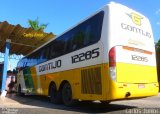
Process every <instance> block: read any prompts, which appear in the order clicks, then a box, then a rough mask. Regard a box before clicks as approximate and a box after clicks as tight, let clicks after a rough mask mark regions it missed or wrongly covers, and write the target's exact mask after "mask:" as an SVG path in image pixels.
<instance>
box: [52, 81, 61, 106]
mask: <svg viewBox="0 0 160 114" xmlns="http://www.w3.org/2000/svg"><path fill="white" fill-rule="evenodd" d="M49 90H50V101H51V102H52V103H54V104H60V103H62V97H61V96H62V95H61V93H60V91H57V88H56V85H55V84H54V83H52V84H51V85H50V89H49Z"/></svg>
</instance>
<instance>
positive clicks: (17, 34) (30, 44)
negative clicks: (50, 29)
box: [0, 21, 55, 55]
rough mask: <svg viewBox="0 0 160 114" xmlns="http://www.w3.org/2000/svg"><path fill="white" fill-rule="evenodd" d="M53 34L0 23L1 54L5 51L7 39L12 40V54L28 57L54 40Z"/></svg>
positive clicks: (5, 22)
mask: <svg viewBox="0 0 160 114" xmlns="http://www.w3.org/2000/svg"><path fill="white" fill-rule="evenodd" d="M54 37H55V35H54V34H53V33H44V32H43V31H36V30H33V29H32V28H24V27H22V26H20V25H19V24H18V25H11V24H9V23H8V22H7V21H4V22H0V52H2V53H4V51H5V42H6V39H10V40H11V48H10V54H17V55H20V54H22V55H27V54H28V53H30V52H32V51H33V50H34V49H36V48H37V47H39V46H41V45H42V44H44V43H45V42H47V41H49V40H50V39H52V38H54Z"/></svg>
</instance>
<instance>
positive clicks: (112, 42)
mask: <svg viewBox="0 0 160 114" xmlns="http://www.w3.org/2000/svg"><path fill="white" fill-rule="evenodd" d="M108 8H109V12H108V20H109V28H108V33H109V34H108V61H109V65H108V66H109V76H110V81H109V85H110V86H109V88H110V89H109V96H108V97H109V99H110V100H115V99H123V98H137V97H146V96H152V95H156V94H157V93H158V87H159V86H158V82H157V71H156V59H155V46H154V39H153V34H152V30H151V25H150V23H149V20H148V19H147V18H146V17H145V16H143V15H142V14H140V13H138V12H136V11H134V10H132V9H129V8H128V7H125V6H122V5H120V4H110V5H109V7H108Z"/></svg>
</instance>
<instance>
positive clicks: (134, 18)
mask: <svg viewBox="0 0 160 114" xmlns="http://www.w3.org/2000/svg"><path fill="white" fill-rule="evenodd" d="M131 18H132V21H133V23H135V24H136V25H139V26H140V25H141V20H142V19H143V17H141V16H140V15H138V14H136V13H131Z"/></svg>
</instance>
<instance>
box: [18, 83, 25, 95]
mask: <svg viewBox="0 0 160 114" xmlns="http://www.w3.org/2000/svg"><path fill="white" fill-rule="evenodd" d="M18 95H19V96H21V97H23V96H24V93H22V89H21V85H19V86H18Z"/></svg>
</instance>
